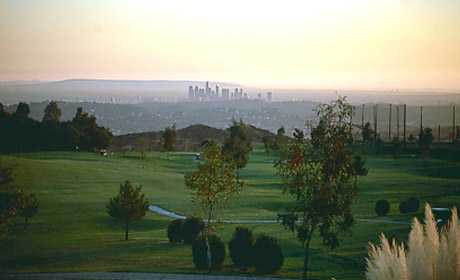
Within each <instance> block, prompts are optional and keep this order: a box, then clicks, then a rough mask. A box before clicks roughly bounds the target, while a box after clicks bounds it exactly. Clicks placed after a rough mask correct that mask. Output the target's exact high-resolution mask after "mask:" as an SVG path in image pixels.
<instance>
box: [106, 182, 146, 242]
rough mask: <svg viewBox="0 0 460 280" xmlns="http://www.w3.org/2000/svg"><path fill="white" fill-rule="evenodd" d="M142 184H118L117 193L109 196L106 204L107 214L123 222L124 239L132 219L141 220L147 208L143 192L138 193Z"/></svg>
mask: <svg viewBox="0 0 460 280" xmlns="http://www.w3.org/2000/svg"><path fill="white" fill-rule="evenodd" d="M141 189H142V185H140V186H139V187H137V188H133V186H132V184H131V182H129V181H126V182H125V183H124V184H120V191H119V193H118V195H116V196H115V197H113V198H111V199H110V201H109V204H107V212H108V213H109V215H110V216H111V217H113V218H115V219H117V220H120V221H122V222H124V224H125V241H126V240H128V232H129V224H130V222H133V221H138V220H142V218H143V217H144V216H145V213H146V212H147V210H148V209H149V203H148V201H147V200H144V194H140V192H141Z"/></svg>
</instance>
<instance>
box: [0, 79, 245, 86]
mask: <svg viewBox="0 0 460 280" xmlns="http://www.w3.org/2000/svg"><path fill="white" fill-rule="evenodd" d="M205 82H206V81H194V80H119V79H67V80H61V81H52V82H45V81H17V82H2V83H0V85H6V86H11V85H13V86H14V85H16V86H29V87H30V86H41V87H44V86H45V87H46V86H59V87H113V86H116V87H160V88H169V87H173V88H174V87H180V88H184V87H186V88H187V87H188V86H201V87H202V86H204V84H205ZM210 85H211V86H215V85H220V86H221V87H241V85H240V84H237V83H229V82H219V81H210Z"/></svg>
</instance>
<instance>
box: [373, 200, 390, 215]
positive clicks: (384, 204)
mask: <svg viewBox="0 0 460 280" xmlns="http://www.w3.org/2000/svg"><path fill="white" fill-rule="evenodd" d="M389 211H390V203H389V202H388V200H386V199H379V200H377V202H376V203H375V213H377V215H378V216H386V215H387V214H388V212H389Z"/></svg>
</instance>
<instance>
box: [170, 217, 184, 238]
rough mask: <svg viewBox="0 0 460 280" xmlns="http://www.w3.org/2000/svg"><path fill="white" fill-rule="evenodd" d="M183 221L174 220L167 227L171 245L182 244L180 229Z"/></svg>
mask: <svg viewBox="0 0 460 280" xmlns="http://www.w3.org/2000/svg"><path fill="white" fill-rule="evenodd" d="M183 224H184V221H183V220H181V219H175V220H173V221H172V222H170V223H169V225H168V239H169V242H171V243H181V242H182V239H183V237H182V227H183Z"/></svg>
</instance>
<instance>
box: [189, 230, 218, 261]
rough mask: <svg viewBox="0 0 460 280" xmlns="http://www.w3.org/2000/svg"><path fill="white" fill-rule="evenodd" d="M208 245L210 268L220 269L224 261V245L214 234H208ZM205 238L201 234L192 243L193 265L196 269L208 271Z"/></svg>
mask: <svg viewBox="0 0 460 280" xmlns="http://www.w3.org/2000/svg"><path fill="white" fill-rule="evenodd" d="M208 239H209V245H210V246H211V268H212V269H220V268H221V267H222V263H223V262H224V259H225V245H224V242H222V239H221V238H220V237H219V236H218V235H215V234H209V235H208ZM207 252H208V249H207V246H206V238H205V235H204V234H203V233H201V234H200V235H198V236H197V238H195V240H193V242H192V255H193V263H194V264H195V266H196V267H197V268H198V269H208V258H207Z"/></svg>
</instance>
